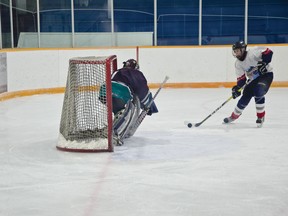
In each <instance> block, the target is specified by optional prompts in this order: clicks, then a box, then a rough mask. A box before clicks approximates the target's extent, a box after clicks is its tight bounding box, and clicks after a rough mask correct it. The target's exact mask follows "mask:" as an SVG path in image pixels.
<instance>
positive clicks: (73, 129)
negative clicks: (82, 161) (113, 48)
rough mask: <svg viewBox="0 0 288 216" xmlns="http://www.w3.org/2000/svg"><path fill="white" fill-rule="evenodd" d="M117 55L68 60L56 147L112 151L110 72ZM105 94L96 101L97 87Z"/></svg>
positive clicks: (115, 64) (87, 150)
mask: <svg viewBox="0 0 288 216" xmlns="http://www.w3.org/2000/svg"><path fill="white" fill-rule="evenodd" d="M115 70H117V57H116V56H115V55H113V56H107V57H94V56H91V57H77V58H72V59H70V60H69V71H68V76H67V83H66V90H65V95H64V101H63V107H62V114H61V122H60V134H59V139H58V143H57V146H56V147H57V148H58V149H59V150H65V151H77V152H103V151H113V144H112V126H113V125H112V124H113V123H112V94H111V73H112V72H114V71H115ZM103 86H104V91H106V92H105V95H106V96H105V98H104V100H105V101H103V98H102V99H101V101H100V95H99V94H100V88H101V91H102V92H103Z"/></svg>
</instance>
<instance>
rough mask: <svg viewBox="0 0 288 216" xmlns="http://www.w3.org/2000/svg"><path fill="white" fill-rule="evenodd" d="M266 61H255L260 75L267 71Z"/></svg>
mask: <svg viewBox="0 0 288 216" xmlns="http://www.w3.org/2000/svg"><path fill="white" fill-rule="evenodd" d="M266 65H267V64H266V63H265V62H262V61H259V62H258V63H257V68H258V71H259V73H260V74H261V75H263V74H265V73H267V68H266Z"/></svg>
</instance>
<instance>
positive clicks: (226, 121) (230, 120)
mask: <svg viewBox="0 0 288 216" xmlns="http://www.w3.org/2000/svg"><path fill="white" fill-rule="evenodd" d="M233 121H235V119H234V118H232V117H231V116H229V117H227V118H224V119H223V124H230V123H231V122H233Z"/></svg>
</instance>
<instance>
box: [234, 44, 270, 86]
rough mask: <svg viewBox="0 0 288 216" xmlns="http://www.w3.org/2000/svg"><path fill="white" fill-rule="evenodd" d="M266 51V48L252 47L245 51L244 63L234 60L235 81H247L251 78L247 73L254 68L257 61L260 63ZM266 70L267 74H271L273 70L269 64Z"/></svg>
mask: <svg viewBox="0 0 288 216" xmlns="http://www.w3.org/2000/svg"><path fill="white" fill-rule="evenodd" d="M266 49H267V48H266V47H254V48H251V49H249V50H247V55H246V58H245V59H244V61H240V60H238V59H236V62H235V72H236V76H237V81H239V80H241V79H244V78H245V77H246V78H247V79H250V78H251V77H250V76H251V74H249V71H251V69H252V68H255V67H256V66H257V63H258V62H259V61H262V53H263V52H265V50H266ZM266 68H267V71H268V72H272V70H273V68H272V65H271V63H269V64H268V65H267V66H266Z"/></svg>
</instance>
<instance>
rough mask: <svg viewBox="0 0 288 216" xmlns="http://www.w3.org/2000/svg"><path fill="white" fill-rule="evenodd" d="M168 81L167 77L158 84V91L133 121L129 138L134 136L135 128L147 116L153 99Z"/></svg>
mask: <svg viewBox="0 0 288 216" xmlns="http://www.w3.org/2000/svg"><path fill="white" fill-rule="evenodd" d="M168 79H169V77H168V76H166V77H165V79H164V80H163V82H162V83H161V84H160V87H159V88H158V90H157V91H156V93H155V94H154V96H153V98H152V100H151V101H150V102H149V104H148V105H147V107H146V108H145V109H144V110H142V112H141V113H140V114H139V116H138V118H137V119H136V121H135V124H134V125H133V127H132V128H131V129H130V131H129V136H133V135H134V133H135V132H136V130H137V128H138V127H139V126H140V124H141V123H142V121H143V120H144V118H145V117H146V115H147V113H148V111H149V109H150V107H151V105H152V104H153V102H154V100H155V98H156V97H157V95H158V94H159V92H160V91H161V89H162V88H163V86H164V84H165V83H166V82H167V80H168Z"/></svg>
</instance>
